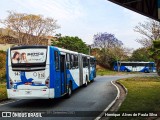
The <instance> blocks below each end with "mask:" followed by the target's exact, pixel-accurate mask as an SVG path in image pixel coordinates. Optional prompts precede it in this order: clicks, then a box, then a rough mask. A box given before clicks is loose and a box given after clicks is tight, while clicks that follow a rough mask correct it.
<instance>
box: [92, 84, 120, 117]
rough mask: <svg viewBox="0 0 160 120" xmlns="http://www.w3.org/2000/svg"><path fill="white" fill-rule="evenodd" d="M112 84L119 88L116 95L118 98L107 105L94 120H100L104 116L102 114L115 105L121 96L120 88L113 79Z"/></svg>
mask: <svg viewBox="0 0 160 120" xmlns="http://www.w3.org/2000/svg"><path fill="white" fill-rule="evenodd" d="M111 84H112V85H113V86H115V87H116V89H117V96H116V98H115V99H114V100H113V101H112V102H111V103H110V104H109V105H108V106H107V108H106V109H104V110H103V112H102V113H101V114H100V115H99V116H98V117H96V118H95V119H94V120H100V119H101V118H102V116H103V115H104V114H105V113H106V112H107V111H108V110H109V109H110V108H111V107H112V106H113V104H114V103H115V102H116V101H117V99H119V96H120V90H119V88H118V87H117V86H116V84H115V83H114V82H113V81H111Z"/></svg>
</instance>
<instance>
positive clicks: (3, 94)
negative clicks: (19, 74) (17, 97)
mask: <svg viewBox="0 0 160 120" xmlns="http://www.w3.org/2000/svg"><path fill="white" fill-rule="evenodd" d="M5 99H7V89H6V83H5V82H1V83H0V101H2V100H5Z"/></svg>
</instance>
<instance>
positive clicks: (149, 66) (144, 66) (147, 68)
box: [113, 61, 156, 73]
mask: <svg viewBox="0 0 160 120" xmlns="http://www.w3.org/2000/svg"><path fill="white" fill-rule="evenodd" d="M113 67H114V70H115V71H118V70H119V71H125V72H135V71H136V72H145V73H149V72H156V67H155V63H154V62H133V61H132V62H131V61H128V62H124V61H122V62H118V63H117V62H115V63H114V66H113Z"/></svg>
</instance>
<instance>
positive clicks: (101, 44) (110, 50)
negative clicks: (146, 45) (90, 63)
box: [92, 32, 127, 69]
mask: <svg viewBox="0 0 160 120" xmlns="http://www.w3.org/2000/svg"><path fill="white" fill-rule="evenodd" d="M93 47H94V49H93V50H92V54H93V55H96V58H97V62H98V64H100V65H101V66H104V67H106V68H109V69H112V65H113V62H114V61H119V60H124V59H125V58H126V56H127V52H126V51H125V49H124V47H123V43H122V41H120V40H118V39H117V38H116V37H115V36H114V35H113V34H110V33H106V32H105V33H98V34H96V35H94V44H93Z"/></svg>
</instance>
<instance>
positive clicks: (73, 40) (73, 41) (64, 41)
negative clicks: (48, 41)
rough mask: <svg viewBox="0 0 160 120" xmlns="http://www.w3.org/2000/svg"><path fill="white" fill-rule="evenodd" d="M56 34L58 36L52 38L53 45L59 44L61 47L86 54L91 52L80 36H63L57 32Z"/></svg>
mask: <svg viewBox="0 0 160 120" xmlns="http://www.w3.org/2000/svg"><path fill="white" fill-rule="evenodd" d="M56 36H57V38H55V39H52V45H53V46H57V47H60V48H64V49H68V50H72V51H76V52H80V53H84V54H89V47H88V46H87V45H86V44H85V42H83V41H82V39H80V38H79V37H71V36H64V37H62V36H61V34H57V35H56Z"/></svg>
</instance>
